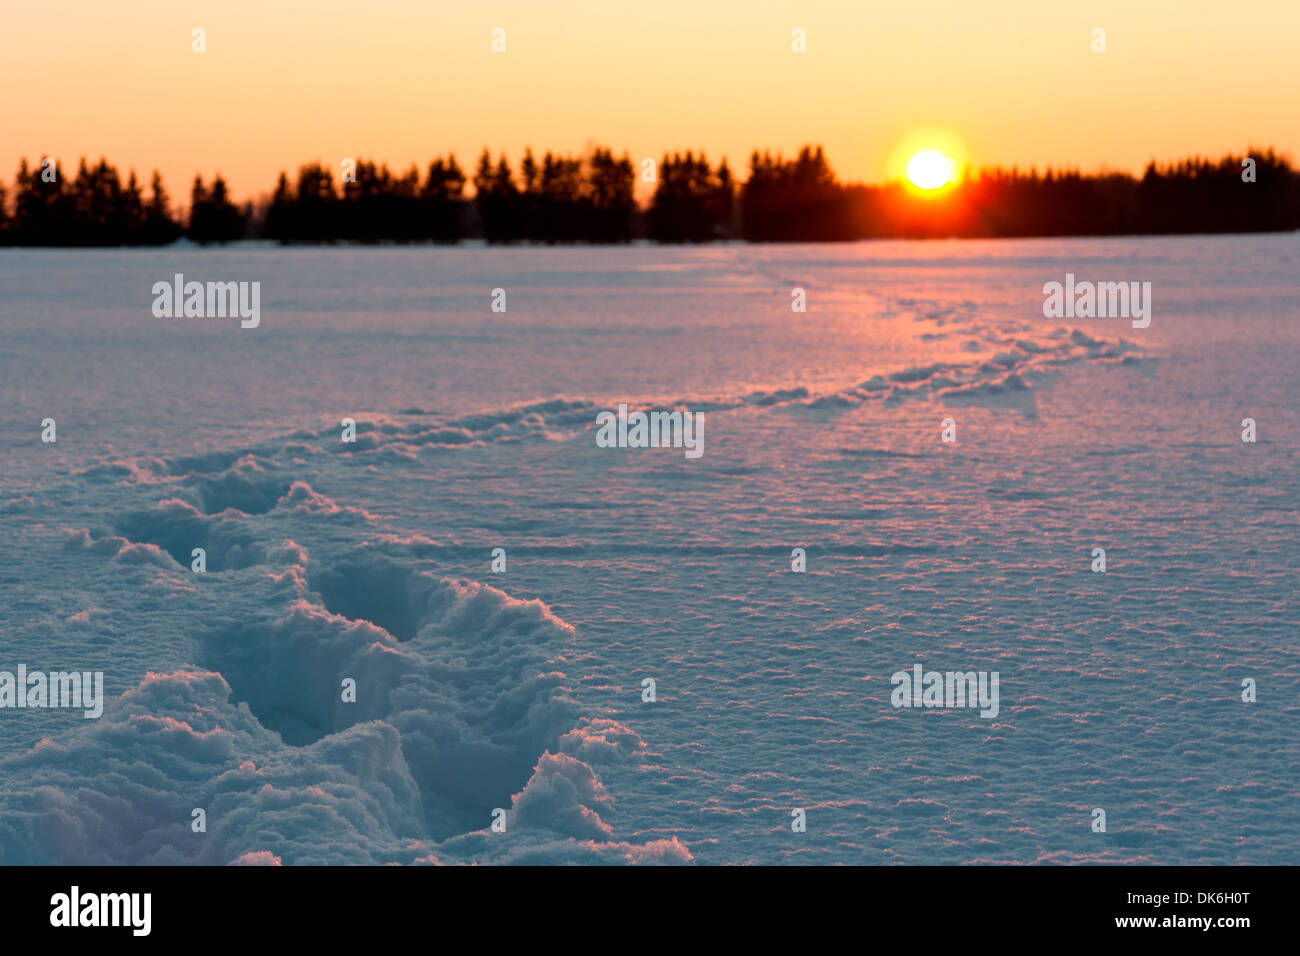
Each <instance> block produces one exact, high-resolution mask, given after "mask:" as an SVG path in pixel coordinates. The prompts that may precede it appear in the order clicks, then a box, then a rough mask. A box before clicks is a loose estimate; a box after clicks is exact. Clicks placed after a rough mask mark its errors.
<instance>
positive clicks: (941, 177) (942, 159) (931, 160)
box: [907, 149, 957, 189]
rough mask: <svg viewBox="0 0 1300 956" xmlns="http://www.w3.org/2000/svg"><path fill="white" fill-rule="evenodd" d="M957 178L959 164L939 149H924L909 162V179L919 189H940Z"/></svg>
mask: <svg viewBox="0 0 1300 956" xmlns="http://www.w3.org/2000/svg"><path fill="white" fill-rule="evenodd" d="M956 178H957V164H956V163H954V162H953V161H952V160H951V159H949V158H948V157H947V156H945V155H944V154H943V153H941V152H939V151H938V150H937V149H923V150H921V151H920V152H919V153H917V154H916V155H915V156H913V157H912V158H911V159H909V160H908V161H907V179H908V181H909V182H911V184H912V185H913V186H915V187H916V188H917V189H939V188H940V187H942V186H946V185H948V184H949V183H950V182H953V181H955V180H956Z"/></svg>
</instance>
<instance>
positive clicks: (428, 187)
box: [0, 146, 1300, 246]
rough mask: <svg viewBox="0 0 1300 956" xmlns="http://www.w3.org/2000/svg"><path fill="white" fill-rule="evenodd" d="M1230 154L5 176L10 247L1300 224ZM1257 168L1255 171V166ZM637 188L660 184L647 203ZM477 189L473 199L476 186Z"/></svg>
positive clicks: (1278, 195)
mask: <svg viewBox="0 0 1300 956" xmlns="http://www.w3.org/2000/svg"><path fill="white" fill-rule="evenodd" d="M1248 156H1249V163H1248V164H1246V165H1245V166H1244V165H1243V160H1244V159H1245V158H1246V157H1240V156H1225V157H1223V158H1221V159H1219V160H1217V161H1211V160H1209V159H1204V158H1200V157H1194V158H1189V159H1185V160H1182V161H1179V162H1176V163H1169V164H1157V163H1155V162H1152V163H1151V164H1149V165H1148V167H1147V169H1146V170H1145V172H1144V173H1143V175H1142V176H1141V177H1134V176H1130V175H1128V174H1125V173H1099V174H1084V173H1081V172H1079V171H1077V170H1052V169H1048V170H1046V171H1045V172H1043V173H1041V174H1040V173H1039V172H1038V171H1037V170H1034V169H1031V170H1029V171H1022V170H1020V169H1018V168H1013V169H1010V170H1006V169H984V170H979V171H972V170H967V171H966V174H965V175H964V176H963V177H962V178H961V181H960V182H959V183H958V184H956V185H954V186H952V187H950V188H946V189H943V190H938V191H936V192H935V193H933V194H929V195H925V194H921V193H920V192H919V191H918V190H915V189H913V188H912V187H910V186H909V185H907V184H904V183H900V182H894V183H887V184H884V185H880V186H864V185H856V184H845V183H841V182H840V181H839V180H838V179H837V177H836V176H835V173H834V171H833V170H832V168H831V166H830V163H829V162H828V161H827V159H826V156H825V154H824V152H823V150H822V148H821V147H820V146H818V147H813V146H807V147H804V148H803V149H801V150H800V151H799V152H798V153H797V154H796V155H795V156H794V157H793V158H791V159H786V158H784V157H783V156H781V155H779V154H777V155H773V154H771V153H770V152H762V153H760V152H758V151H755V152H754V153H753V154H752V155H751V156H750V160H749V170H748V176H747V177H746V178H745V179H744V181H743V182H737V180H736V178H735V177H734V176H733V174H732V172H731V169H730V168H729V166H728V165H727V162H726V160H725V159H724V160H722V161H721V162H719V163H718V164H717V165H716V166H714V165H713V164H712V163H711V162H710V161H709V159H708V158H707V157H706V156H705V155H704V154H703V153H700V154H696V153H695V152H693V151H687V152H684V153H682V152H677V153H671V154H666V155H664V156H663V157H662V159H660V160H659V161H658V162H657V163H656V162H651V161H649V160H646V161H642V163H641V164H640V166H639V167H634V165H633V163H632V161H631V160H630V159H629V158H628V156H627V155H626V154H624V155H623V156H621V157H620V156H615V155H614V153H613V151H612V150H610V149H608V148H604V147H599V148H594V149H592V150H590V151H589V152H588V153H587V154H586V155H583V156H565V155H557V154H552V153H549V152H548V153H546V154H544V155H543V156H542V157H541V158H540V159H538V158H537V157H536V156H535V155H534V154H533V152H532V151H531V150H526V151H525V152H524V154H523V156H522V157H521V159H520V161H519V165H518V168H517V169H514V168H512V167H511V165H510V163H509V161H508V159H507V157H506V156H505V155H504V154H501V155H499V156H498V157H496V158H495V159H493V157H492V155H491V153H490V152H489V151H487V150H484V151H483V153H482V154H481V155H480V156H479V159H478V162H477V164H476V165H475V166H474V171H473V174H472V176H470V175H467V174H466V172H465V171H463V170H462V169H461V167H460V165H459V164H458V162H457V160H456V157H455V156H454V155H448V156H447V157H438V158H436V159H434V160H433V161H432V162H431V163H430V164H429V165H428V167H427V168H426V169H425V170H424V171H423V173H421V171H420V170H419V169H418V168H416V167H414V166H412V167H410V168H409V169H407V170H406V171H404V172H394V171H392V170H390V169H389V167H388V166H387V165H386V164H383V163H377V162H374V161H370V160H365V159H358V160H355V161H353V160H348V161H346V162H345V163H344V164H341V165H340V167H339V168H338V170H337V171H336V170H335V169H334V168H332V167H328V166H325V165H322V164H321V163H309V164H307V165H304V166H302V167H301V168H300V169H299V170H298V172H297V174H296V176H295V178H294V179H293V181H292V182H291V181H290V178H289V175H288V174H287V173H281V174H280V177H279V180H278V182H277V184H276V187H275V190H274V192H273V193H272V195H271V196H270V197H269V199H264V200H262V201H261V202H259V203H258V204H256V205H255V204H253V203H244V204H243V205H239V204H236V203H235V202H234V200H233V199H232V198H231V196H230V194H229V189H228V187H227V184H226V182H225V180H224V179H223V178H222V176H221V175H220V174H217V175H216V176H215V177H214V178H213V179H212V181H211V183H209V184H205V183H204V181H203V178H202V177H201V176H196V177H195V179H194V182H193V184H192V186H191V189H190V204H189V208H188V210H187V212H186V214H185V215H184V216H182V215H181V214H179V213H178V212H176V211H174V210H173V207H172V203H171V200H170V198H169V196H168V194H167V191H166V189H165V188H164V187H163V184H162V178H161V177H160V176H159V174H158V173H157V172H154V173H153V174H152V176H151V178H150V183H149V187H148V189H147V190H146V189H145V188H143V187H142V186H141V184H140V183H139V181H138V180H137V178H136V174H135V172H134V171H131V172H130V173H129V174H128V175H127V177H126V178H125V179H123V177H122V175H121V174H120V173H119V172H118V170H117V169H116V168H115V167H113V166H112V165H110V164H109V163H108V162H107V161H106V160H104V159H101V160H99V162H98V163H96V164H90V163H88V162H87V161H86V160H85V159H82V160H81V162H80V164H79V166H78V168H77V171H76V173H75V175H73V176H71V177H65V176H64V175H63V170H62V168H61V167H59V166H58V165H57V164H54V163H53V161H51V160H43V161H42V162H41V164H39V165H30V164H29V163H28V162H27V160H25V159H24V160H23V161H22V163H21V165H20V166H19V169H18V172H17V175H16V177H15V180H14V183H13V187H12V192H10V190H8V189H6V188H5V186H4V185H3V184H0V244H3V245H24V246H120V245H128V246H132V245H135V246H141V245H146V246H147V245H165V244H167V243H170V242H173V241H175V240H176V239H178V238H180V237H181V236H185V237H187V238H189V239H190V240H192V241H195V242H200V243H209V242H230V241H235V240H238V239H244V238H262V239H270V240H276V241H279V242H282V243H320V242H457V241H459V240H461V239H464V238H483V239H486V240H487V241H488V242H491V243H515V242H544V243H575V242H587V243H619V242H628V241H631V240H633V239H642V238H644V239H650V240H653V241H656V242H709V241H714V240H720V239H742V240H747V241H751V242H809V241H828V240H854V239H865V238H940V237H962V238H985V237H1013V236H1015V237H1019V236H1099V235H1124V234H1170V233H1189V232H1268V231H1280V230H1293V229H1297V228H1300V173H1297V172H1296V171H1295V170H1294V169H1292V167H1291V165H1290V163H1289V161H1288V160H1286V159H1285V158H1283V157H1281V156H1279V155H1277V154H1276V152H1275V151H1274V150H1272V149H1267V150H1251V151H1250V152H1249V154H1248ZM1246 166H1249V169H1247V168H1246ZM638 181H639V182H640V183H645V184H650V183H652V184H653V194H652V195H651V197H650V200H649V202H648V204H647V205H646V206H645V207H644V208H642V207H641V206H639V205H638V203H637V201H636V199H635V193H636V189H637V186H638ZM470 187H472V190H473V191H472V194H470V192H469V190H470Z"/></svg>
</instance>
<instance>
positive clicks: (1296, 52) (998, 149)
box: [0, 0, 1300, 201]
mask: <svg viewBox="0 0 1300 956" xmlns="http://www.w3.org/2000/svg"><path fill="white" fill-rule="evenodd" d="M4 6H5V9H4V10H3V20H2V21H0V22H2V23H3V27H2V28H0V88H2V89H3V91H4V92H3V105H2V106H0V131H2V132H0V181H4V182H9V181H11V180H12V177H13V170H14V169H15V168H16V167H17V164H18V160H19V158H20V157H21V156H23V155H26V156H28V157H29V158H31V159H33V160H37V159H38V158H39V157H40V156H42V155H54V156H57V157H59V158H60V159H61V160H63V161H64V163H65V164H67V163H75V161H76V159H77V158H78V157H79V156H81V155H82V154H86V155H88V156H90V157H92V158H97V157H98V156H100V155H101V154H102V155H104V156H106V157H108V158H109V159H110V160H111V161H113V162H115V163H116V164H118V165H119V166H120V167H122V168H123V169H124V170H125V168H127V167H134V168H135V169H136V170H137V171H138V172H139V173H140V174H141V176H142V178H146V177H147V175H148V172H149V170H151V169H153V168H155V167H157V168H159V169H160V170H161V171H162V172H163V175H164V177H165V179H166V182H167V185H168V187H169V189H170V190H171V192H172V194H173V196H174V197H175V198H177V199H181V200H182V201H185V200H187V198H188V188H189V183H190V180H191V178H192V177H193V175H194V173H195V172H200V171H201V172H202V173H203V174H204V176H205V178H207V177H209V176H210V175H211V174H212V173H214V172H216V171H221V172H222V173H224V174H225V176H226V178H227V180H228V181H229V182H230V184H231V187H232V189H233V191H234V193H235V195H236V196H237V197H241V198H243V197H252V196H255V195H258V194H261V193H266V192H269V191H270V190H271V188H272V187H273V185H274V182H275V177H276V175H277V173H278V172H279V170H281V169H289V170H290V171H293V170H294V169H296V168H297V166H298V164H300V163H301V162H304V161H308V160H313V159H319V160H321V161H323V162H326V163H328V164H330V165H332V166H334V168H335V169H336V170H337V169H338V164H339V163H340V161H341V160H342V159H343V158H344V157H349V156H351V157H360V156H365V157H369V158H376V159H381V160H385V161H387V162H388V163H389V164H390V165H394V166H397V167H405V166H407V165H408V164H409V163H411V162H412V161H416V162H418V163H419V164H420V165H421V168H422V169H423V167H424V165H425V163H426V162H427V161H428V160H429V159H430V158H431V157H432V156H434V155H436V154H440V153H444V152H446V151H448V150H453V151H455V153H456V155H457V158H458V159H460V160H461V164H462V166H464V167H467V168H468V167H471V166H472V164H473V161H474V159H475V157H476V156H477V154H478V152H479V151H480V149H481V148H482V147H483V146H484V145H488V146H490V147H491V148H492V149H493V151H494V152H495V151H497V150H500V149H505V150H506V151H507V152H508V153H509V155H510V158H511V160H512V162H514V161H516V160H517V158H518V156H519V154H520V153H521V152H522V149H523V147H524V146H525V145H528V144H531V145H532V146H533V148H534V150H535V151H537V152H543V151H545V150H547V149H550V150H555V151H561V152H582V151H584V150H585V148H586V147H587V145H588V144H608V145H611V146H613V147H614V148H615V150H616V151H618V152H622V151H623V150H627V152H628V153H629V154H630V155H631V156H632V157H633V158H634V159H640V158H641V157H643V156H653V157H656V158H658V157H659V156H660V155H661V153H662V152H663V151H664V150H665V149H674V148H683V149H684V148H687V147H691V148H695V149H701V148H702V149H704V150H706V151H707V153H708V154H709V156H710V157H711V158H713V159H717V158H719V157H721V156H723V155H725V156H727V157H728V158H729V159H730V160H731V162H732V166H733V168H734V169H736V170H737V171H738V172H741V171H743V169H744V167H745V166H746V163H747V159H748V155H749V152H750V150H751V149H752V148H754V147H759V148H771V149H773V150H783V151H785V152H786V153H787V154H788V153H792V152H793V151H794V150H796V149H797V148H798V147H799V146H800V145H801V144H803V143H821V144H823V145H824V146H825V147H826V152H827V155H828V157H829V158H830V160H831V163H832V164H833V166H834V167H835V169H836V171H837V173H838V174H839V176H840V178H841V179H846V180H858V181H879V180H882V179H885V178H887V177H895V176H898V175H901V169H900V168H898V163H899V159H898V154H899V151H900V144H902V143H904V142H907V141H909V140H910V139H914V138H915V133H916V131H917V130H919V129H936V130H941V131H945V132H946V133H947V134H948V135H949V136H951V137H953V138H955V139H956V140H957V141H959V142H960V144H961V145H962V147H964V151H965V153H966V155H967V157H968V158H969V160H970V161H971V162H972V163H974V164H975V165H977V166H979V165H997V164H1001V165H1011V164H1019V165H1021V166H1029V165H1031V164H1036V165H1038V166H1039V167H1040V168H1041V167H1043V166H1045V165H1047V164H1052V165H1063V164H1069V165H1073V166H1079V167H1082V168H1083V169H1085V170H1095V169H1097V168H1099V167H1102V166H1106V167H1109V168H1112V169H1121V170H1130V171H1135V172H1138V171H1140V170H1141V167H1142V166H1143V164H1144V163H1145V162H1146V161H1147V160H1148V159H1149V158H1151V157H1153V156H1154V157H1157V158H1161V159H1173V158H1177V157H1181V156H1184V155H1187V154H1191V153H1205V154H1213V155H1216V156H1217V155H1218V154H1220V153H1222V152H1228V151H1239V150H1243V149H1244V148H1245V147H1246V146H1247V144H1250V143H1256V144H1272V145H1275V146H1277V147H1278V148H1279V149H1281V150H1283V151H1285V152H1287V153H1289V154H1290V155H1291V156H1292V158H1293V159H1294V158H1300V2H1297V0H1260V2H1254V3H1250V4H1240V5H1236V4H1229V3H1226V2H1207V0H1122V2H1111V0H1089V2H1076V0H1004V2H992V3H983V4H974V3H970V2H969V0H932V2H925V0H907V2H895V3H884V2H876V0H852V2H850V0H839V2H834V0H797V2H784V0H783V2H765V0H646V2H636V0H618V2H610V0H509V2H506V0H498V2H492V0H373V2H367V0H351V2H342V0H315V2H310V0H213V2H186V0H123V2H122V3H106V2H104V0H62V2H60V0H42V2H41V3H32V4H27V3H23V4H19V3H16V2H8V0H7V2H6V3H5V5H4ZM195 27H202V28H203V29H205V30H206V32H207V52H206V53H201V54H200V53H194V52H191V49H190V47H191V31H192V30H193V29H194V28H195ZM496 27H500V28H503V29H504V30H505V31H506V44H507V50H506V52H505V53H504V54H494V53H492V52H491V49H490V44H491V31H492V30H493V28H496ZM796 27H797V28H802V29H803V30H805V31H806V34H807V52H806V53H802V54H798V53H794V52H792V50H791V31H792V30H793V29H795V28H796ZM1095 27H1101V28H1103V29H1104V30H1105V31H1106V46H1107V50H1106V52H1105V53H1093V52H1092V51H1091V44H1092V30H1093V29H1094V28H1095Z"/></svg>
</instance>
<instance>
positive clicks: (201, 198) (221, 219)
mask: <svg viewBox="0 0 1300 956" xmlns="http://www.w3.org/2000/svg"><path fill="white" fill-rule="evenodd" d="M246 221H247V215H246V213H245V212H244V211H242V210H240V208H239V207H238V206H236V205H235V204H234V203H233V202H231V201H230V196H229V195H228V193H227V190H226V181H225V180H224V179H222V178H221V174H220V173H218V174H217V175H216V177H215V178H214V179H213V180H212V188H211V189H205V188H204V186H203V177H202V176H195V177H194V188H193V190H192V192H191V198H190V226H189V229H187V230H186V233H185V234H186V235H187V236H188V237H189V238H190V239H192V240H193V241H195V242H201V243H209V242H233V241H235V240H236V239H242V238H243V237H244V227H245V224H246Z"/></svg>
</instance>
